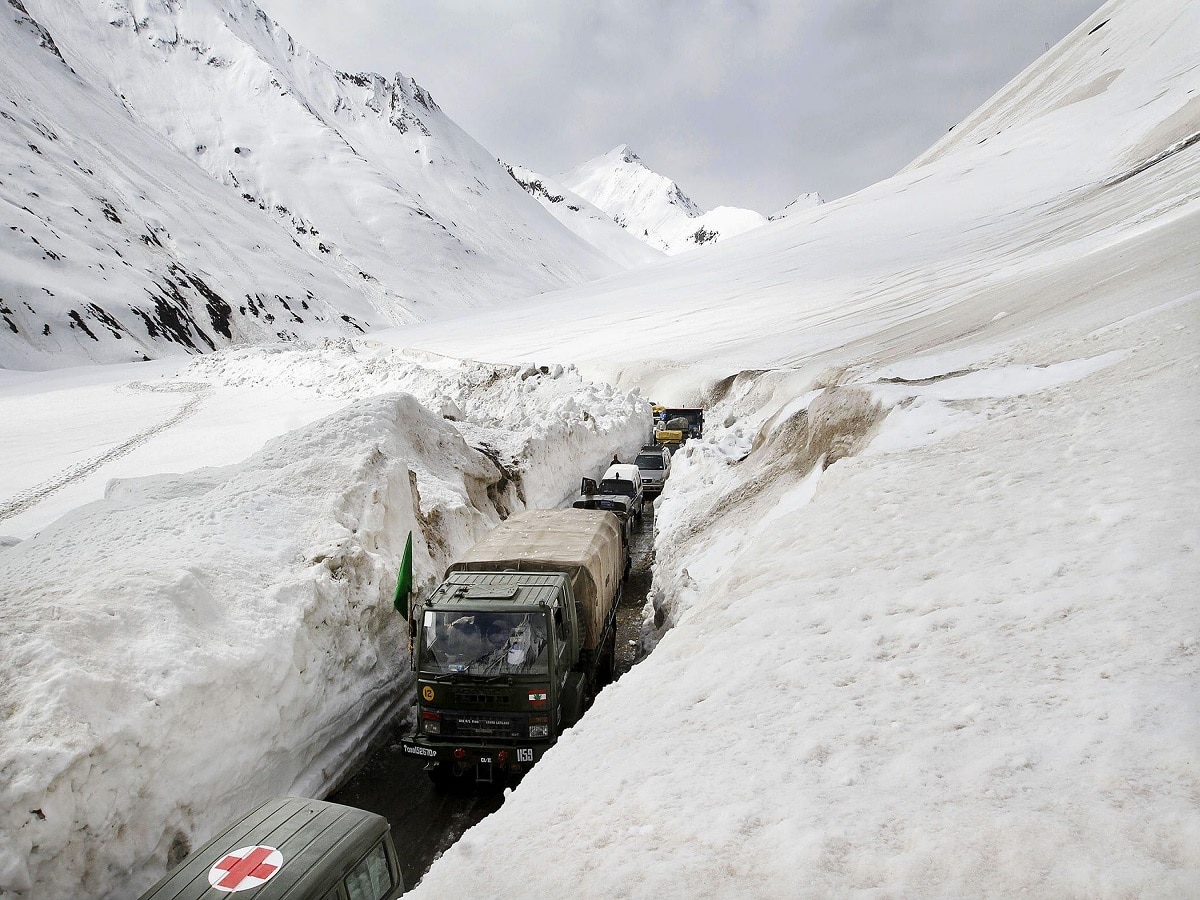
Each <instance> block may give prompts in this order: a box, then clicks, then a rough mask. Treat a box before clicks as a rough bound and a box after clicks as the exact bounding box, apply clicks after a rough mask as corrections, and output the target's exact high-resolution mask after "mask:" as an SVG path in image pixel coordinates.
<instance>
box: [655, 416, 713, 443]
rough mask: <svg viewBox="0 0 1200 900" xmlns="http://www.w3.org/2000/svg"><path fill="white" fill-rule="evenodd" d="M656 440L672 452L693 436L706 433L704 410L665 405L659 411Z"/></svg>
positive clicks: (696, 436) (700, 435)
mask: <svg viewBox="0 0 1200 900" xmlns="http://www.w3.org/2000/svg"><path fill="white" fill-rule="evenodd" d="M655 428H656V430H655V432H654V440H655V442H656V443H659V444H662V445H663V446H665V447H667V448H668V449H669V450H670V451H671V452H672V453H674V452H675V451H676V450H678V449H679V448H680V447H681V446H683V444H684V443H685V442H686V441H688V440H690V439H691V438H698V437H702V436H703V435H704V410H703V409H700V408H698V407H684V406H677V407H664V408H663V409H662V410H660V411H659V413H658V420H657V424H656V426H655Z"/></svg>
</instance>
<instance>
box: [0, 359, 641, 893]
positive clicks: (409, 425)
mask: <svg viewBox="0 0 1200 900" xmlns="http://www.w3.org/2000/svg"><path fill="white" fill-rule="evenodd" d="M175 378H176V379H181V380H186V382H187V383H196V382H197V381H198V379H201V378H207V379H209V383H210V384H211V385H213V386H214V389H215V390H217V391H218V393H217V394H215V396H217V397H218V398H220V397H221V396H222V395H221V394H220V390H222V389H223V388H224V387H228V386H233V389H234V390H236V392H240V393H242V394H249V395H250V396H252V397H253V398H255V399H256V400H261V397H262V396H263V391H264V390H269V389H272V388H276V389H278V390H282V389H283V388H284V386H286V388H287V390H289V391H292V392H299V393H301V394H302V395H303V394H308V395H309V396H312V395H315V394H317V393H318V392H324V393H325V394H326V395H330V394H332V395H335V396H336V397H337V398H339V403H340V406H341V408H340V409H339V410H338V411H336V412H334V413H332V414H331V415H329V416H327V417H326V418H323V419H321V420H318V421H316V422H314V423H312V424H310V425H307V426H305V427H302V428H300V429H297V430H294V431H291V432H288V433H285V434H282V435H281V436H279V437H277V438H275V439H273V440H271V441H269V442H268V443H267V444H266V445H265V446H264V447H263V448H262V449H261V450H260V451H258V452H257V453H255V454H253V455H252V456H251V457H250V458H249V459H246V460H244V461H241V462H238V463H234V464H230V465H225V466H221V467H208V468H201V469H198V470H195V471H192V472H190V473H188V474H160V475H152V476H145V477H141V478H128V479H120V480H115V481H113V482H111V483H110V484H109V486H108V489H107V491H106V493H105V497H104V499H102V500H98V501H96V502H93V503H90V504H87V505H84V506H81V507H79V508H78V509H76V510H75V511H73V512H71V513H69V514H68V515H66V516H64V517H62V518H61V519H59V520H58V521H56V522H54V523H53V524H51V525H49V526H48V527H45V528H43V529H42V530H41V531H40V532H39V533H38V534H37V535H36V536H34V537H32V538H30V539H28V540H25V541H22V542H19V543H16V544H15V545H14V546H10V547H7V548H5V549H2V550H0V584H2V585H3V588H0V681H2V682H3V683H4V684H5V697H4V705H3V708H2V710H0V713H2V715H3V721H4V727H3V728H2V729H0V836H2V838H3V840H0V894H4V895H5V896H13V897H29V898H35V897H58V896H89V897H101V896H104V897H118V896H119V897H128V896H133V895H136V894H137V893H138V892H139V891H140V890H142V889H144V888H145V887H146V886H147V885H148V884H149V883H150V882H152V881H154V880H155V879H156V878H158V877H159V876H160V875H161V874H162V872H163V871H165V869H166V868H167V866H168V864H169V863H171V862H174V861H176V860H178V859H180V858H181V857H182V856H183V855H184V854H186V853H187V851H188V849H189V847H192V846H194V845H195V844H196V843H197V842H198V841H200V840H203V839H205V838H207V837H208V836H210V835H211V834H212V833H213V832H214V830H215V829H216V828H217V827H219V826H220V825H221V824H222V822H223V821H224V820H227V819H228V818H230V817H232V816H233V815H235V814H239V813H241V812H244V810H245V809H246V808H247V807H248V806H250V805H253V804H254V803H255V802H256V801H258V800H260V799H264V798H267V797H270V796H274V795H279V794H303V795H308V796H319V795H321V794H322V792H323V791H325V790H327V789H329V788H330V787H331V786H332V785H333V783H334V782H335V781H336V780H337V779H338V778H339V777H340V776H341V775H343V774H344V772H345V771H346V768H347V767H348V766H351V765H353V764H354V762H355V761H356V760H357V758H358V754H360V753H361V752H362V750H363V749H364V748H365V746H366V745H367V742H368V740H369V739H370V738H371V737H372V735H373V734H375V733H376V732H378V730H379V729H380V728H381V726H382V725H383V724H384V723H385V722H386V721H388V720H389V719H390V718H392V717H394V715H395V713H396V711H397V710H398V709H399V708H400V707H401V706H402V705H403V704H404V702H405V701H406V699H407V686H408V683H409V681H410V674H409V672H408V670H407V652H406V643H407V638H406V632H405V627H404V624H403V621H402V619H401V618H400V617H399V616H398V615H396V613H395V612H394V611H393V609H392V605H391V601H392V591H393V589H394V587H395V579H396V573H397V569H398V564H399V559H400V554H401V551H402V549H403V546H404V541H405V538H406V536H407V535H408V533H409V532H410V531H411V532H412V533H413V535H414V549H415V573H414V574H415V580H416V583H417V585H418V586H422V585H424V586H428V585H429V584H430V583H432V582H433V581H434V580H435V579H436V578H437V577H438V576H439V575H440V573H441V571H442V570H443V569H444V567H445V566H446V565H447V564H448V563H449V562H450V561H451V560H452V559H453V558H455V557H456V556H457V555H458V554H460V553H461V552H462V551H463V550H465V549H466V548H467V547H468V546H470V545H471V544H472V543H473V542H474V541H475V540H476V539H478V538H479V537H481V536H482V535H483V534H484V533H486V531H487V530H488V529H489V528H490V527H492V526H494V525H495V524H496V523H497V522H498V521H499V520H500V518H502V517H503V516H505V515H507V514H508V513H510V512H512V511H515V510H519V509H522V508H525V507H526V506H529V505H554V504H556V503H559V502H561V501H562V500H563V499H564V498H565V497H567V496H568V495H569V494H570V492H571V490H572V488H573V487H574V485H575V484H576V483H577V481H576V479H577V477H578V474H579V472H581V471H590V470H594V469H596V468H597V467H599V466H600V465H602V464H603V462H604V460H605V459H606V458H607V455H608V454H611V452H612V450H613V448H614V447H620V448H622V450H623V452H628V451H629V448H631V447H632V448H635V449H636V447H637V445H638V442H639V441H640V439H641V437H642V436H643V430H644V427H645V422H646V415H647V410H646V407H645V404H644V402H643V401H641V400H640V399H639V398H638V397H637V395H636V394H618V393H616V392H613V391H611V390H608V389H604V388H600V387H597V386H594V385H591V384H587V383H584V382H582V381H581V380H580V379H579V377H578V375H576V374H574V373H572V372H570V371H563V370H561V369H547V371H545V372H542V371H540V370H539V369H537V368H534V367H526V368H524V369H508V368H503V367H502V368H494V367H490V366H483V365H481V364H470V363H461V362H455V361H451V360H443V361H436V360H431V361H429V364H427V365H425V366H421V365H420V364H419V363H416V362H414V361H413V360H412V359H411V358H404V357H401V356H400V355H399V354H395V353H393V352H390V351H383V352H375V351H370V350H361V351H359V350H355V349H354V348H351V347H348V346H346V345H344V344H342V345H337V344H332V345H327V346H325V347H323V348H320V347H314V348H307V349H306V348H288V349H284V350H278V351H271V350H254V351H251V350H243V351H230V352H225V353H218V354H214V355H213V356H210V357H205V358H203V359H201V360H199V361H197V363H196V364H195V367H192V368H188V369H185V370H183V371H181V372H180V373H178V374H177V375H176V376H175ZM252 387H254V388H257V390H256V391H252V390H251V388H252ZM399 387H409V388H411V389H413V390H414V391H418V392H420V393H422V394H424V397H423V398H422V400H423V402H424V403H427V404H430V405H432V406H433V409H432V410H431V409H430V408H429V407H427V406H426V405H422V402H421V401H419V400H418V399H417V398H416V397H414V396H413V395H412V394H411V393H393V392H390V391H393V390H395V389H396V388H399ZM375 391H389V392H388V393H381V394H377V395H375V396H369V394H370V393H373V392H375ZM364 395H367V396H364ZM227 396H229V397H231V398H232V396H233V395H227ZM346 398H357V399H349V400H347V399H346ZM231 402H232V403H233V404H236V400H232V401H231ZM230 414H236V410H232V409H231V410H230ZM456 420H457V421H456ZM574 466H578V467H579V468H574Z"/></svg>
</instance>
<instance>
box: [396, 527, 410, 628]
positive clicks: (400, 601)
mask: <svg viewBox="0 0 1200 900" xmlns="http://www.w3.org/2000/svg"><path fill="white" fill-rule="evenodd" d="M411 591H412V532H411V531H410V532H409V533H408V542H407V543H406V544H405V545H404V558H403V559H401V560H400V577H398V578H397V579H396V600H395V603H396V612H398V613H400V615H402V616H407V615H408V595H409V593H410V592H411Z"/></svg>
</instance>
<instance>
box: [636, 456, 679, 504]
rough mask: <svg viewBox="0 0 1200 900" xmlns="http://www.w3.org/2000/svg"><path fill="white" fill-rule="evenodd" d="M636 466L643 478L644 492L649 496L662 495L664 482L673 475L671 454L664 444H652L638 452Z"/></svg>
mask: <svg viewBox="0 0 1200 900" xmlns="http://www.w3.org/2000/svg"><path fill="white" fill-rule="evenodd" d="M634 464H635V465H636V466H637V467H638V474H639V475H641V478H642V490H643V491H644V492H645V493H646V494H647V495H648V496H656V495H658V494H661V493H662V489H663V482H665V481H666V480H667V476H668V475H670V474H671V453H670V451H669V450H667V448H666V447H664V446H662V444H651V445H649V446H647V447H643V448H642V449H641V450H639V451H638V455H637V459H636V460H634Z"/></svg>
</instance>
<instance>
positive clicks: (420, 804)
mask: <svg viewBox="0 0 1200 900" xmlns="http://www.w3.org/2000/svg"><path fill="white" fill-rule="evenodd" d="M630 552H631V553H632V555H633V570H632V571H631V573H630V575H629V580H628V581H627V582H626V584H625V590H624V597H623V599H622V601H621V606H620V608H619V609H618V612H617V677H618V678H620V677H621V676H622V675H624V674H625V673H626V672H628V671H629V670H630V669H631V668H632V667H633V665H634V663H635V662H637V661H638V635H639V631H640V628H641V618H642V612H641V611H642V607H643V606H644V605H645V602H646V595H647V593H648V592H649V590H650V581H651V573H650V567H651V563H652V562H653V561H654V513H653V510H652V509H651V507H650V506H649V505H647V507H646V514H645V517H644V519H643V520H642V523H641V525H640V526H639V528H638V530H637V531H636V533H635V534H634V537H633V541H632V543H631V546H630ZM410 727H411V723H410V722H409V721H408V720H407V719H405V720H404V721H402V722H400V723H398V724H397V725H396V727H395V730H394V731H393V733H392V734H391V735H389V736H388V740H387V743H386V744H385V745H384V747H383V748H382V749H381V750H379V751H378V752H376V753H375V754H374V755H373V756H372V757H371V758H370V759H369V760H367V762H366V764H365V765H364V766H363V767H362V769H360V770H359V771H358V772H357V773H356V774H355V775H353V776H352V777H351V778H350V780H349V781H347V782H346V783H345V784H344V785H342V786H341V787H340V788H339V789H338V790H336V791H335V792H334V793H332V794H331V795H330V796H329V797H327V798H326V799H327V800H331V801H333V802H335V803H344V804H346V805H348V806H357V807H359V808H360V809H367V810H370V811H372V812H376V813H379V814H380V815H382V816H384V817H386V818H387V820H388V822H390V823H391V826H392V839H393V840H394V841H395V844H396V850H397V851H398V852H399V854H400V868H401V870H402V871H403V873H404V883H405V884H406V885H408V887H409V888H410V889H411V888H412V886H413V885H415V884H416V883H417V882H418V881H419V880H420V879H421V878H422V877H423V876H424V875H425V873H426V872H427V871H428V870H429V867H430V866H431V865H432V864H433V861H434V860H435V859H437V858H438V857H439V856H441V854H442V853H444V852H445V851H446V850H447V849H449V848H450V847H451V846H452V845H453V844H454V842H455V841H457V840H458V839H459V838H460V837H461V836H462V834H463V832H465V831H466V830H467V829H468V828H470V827H471V826H472V825H474V824H475V823H477V822H479V821H480V820H481V819H483V818H484V817H486V816H488V815H489V814H491V813H493V812H495V811H496V810H497V809H499V808H500V806H501V804H502V803H503V802H504V792H503V789H502V788H501V787H499V786H496V787H493V786H488V785H481V786H479V787H477V788H473V789H470V790H464V791H446V792H440V791H437V790H435V789H434V787H433V784H432V783H431V782H430V780H429V778H428V777H427V776H426V775H425V772H424V771H423V763H422V762H421V761H420V760H418V759H414V758H413V757H411V756H407V755H405V753H404V752H403V750H402V749H401V747H400V735H401V734H403V733H404V731H405V730H406V729H408V728H410Z"/></svg>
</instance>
